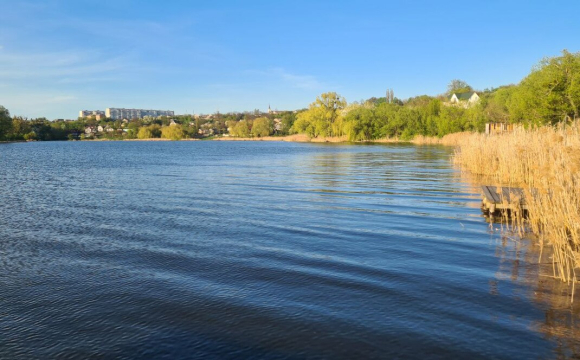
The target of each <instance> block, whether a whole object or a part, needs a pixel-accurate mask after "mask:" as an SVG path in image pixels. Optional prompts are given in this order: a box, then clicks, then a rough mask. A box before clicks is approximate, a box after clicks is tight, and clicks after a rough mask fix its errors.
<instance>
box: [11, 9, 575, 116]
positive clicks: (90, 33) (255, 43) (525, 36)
mask: <svg viewBox="0 0 580 360" xmlns="http://www.w3.org/2000/svg"><path fill="white" fill-rule="evenodd" d="M578 13H580V2H579V1H557V2H556V1H554V2H552V1H533V0H527V1H515V0H514V1H509V0H504V1H495V0H491V1H484V2H468V1H459V2H457V1H455V2H449V1H445V2H443V1H386V0H381V1H360V2H355V1H340V0H334V1H302V0H292V1H249V0H247V1H226V0H223V1H219V0H218V1H203V2H202V1H178V0H175V1H170V0H166V1H147V0H140V1H137V0H135V1H131V0H114V1H107V0H88V1H82V0H76V1H64V0H63V1H57V0H43V1H20V0H18V1H16V0H0V105H3V106H5V107H6V108H8V109H9V110H10V112H11V114H13V115H22V116H28V117H40V116H46V117H47V118H49V119H55V118H76V116H77V115H78V111H79V110H81V109H87V110H95V109H105V108H107V107H127V108H129V107H134V108H151V109H170V110H174V111H176V113H179V114H181V113H192V112H195V113H213V112H215V111H220V112H228V111H244V110H250V111H251V110H254V109H261V110H265V109H267V107H268V104H271V106H272V108H273V109H279V110H286V109H298V108H304V107H307V106H308V104H309V103H311V102H312V101H313V100H314V99H315V98H316V96H317V95H319V94H321V93H323V92H327V91H336V92H338V93H339V94H341V95H343V96H345V97H346V99H347V100H348V101H357V100H361V99H366V98H369V97H372V96H377V97H379V96H383V94H384V93H385V90H386V89H387V88H392V89H394V92H395V96H397V97H399V98H403V99H404V98H408V97H410V96H416V95H422V94H429V95H436V94H440V93H443V92H444V91H445V89H446V86H447V84H448V83H449V81H450V80H452V79H455V78H459V79H462V80H465V81H467V82H468V83H469V84H471V85H472V86H473V87H475V88H477V89H484V88H488V87H497V86H499V85H504V84H509V83H517V82H519V81H520V80H521V79H522V78H523V77H524V76H526V75H527V74H528V73H529V71H530V69H531V68H532V67H533V66H534V65H535V64H537V63H538V61H540V60H541V59H542V58H543V57H545V56H556V55H558V54H560V52H561V50H562V49H568V50H570V51H572V52H577V51H579V50H580V49H579V48H580V43H579V40H578V39H579V38H580V37H579V35H580V29H579V28H578V26H576V25H574V21H572V20H571V19H572V18H573V17H574V16H576V15H577V14H578Z"/></svg>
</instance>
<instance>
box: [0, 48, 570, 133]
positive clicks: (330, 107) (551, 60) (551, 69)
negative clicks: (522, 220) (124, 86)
mask: <svg viewBox="0 0 580 360" xmlns="http://www.w3.org/2000/svg"><path fill="white" fill-rule="evenodd" d="M470 91H473V89H472V87H471V86H469V84H467V83H466V82H465V81H462V80H453V81H452V82H451V83H450V84H449V86H448V89H447V92H446V93H445V94H442V95H439V96H427V95H422V96H417V97H413V98H410V99H407V100H405V101H402V100H400V99H397V98H396V97H394V94H393V91H392V90H390V89H389V91H388V92H387V93H388V95H386V96H385V97H381V98H374V97H373V98H370V99H367V100H363V101H358V102H352V103H350V104H349V103H347V101H346V99H344V98H343V97H342V96H340V95H339V94H337V93H334V92H328V93H324V94H321V95H320V96H318V97H317V98H316V100H315V101H314V102H313V103H311V104H310V106H309V107H308V108H307V109H304V110H301V111H297V112H291V111H288V112H282V113H279V114H263V113H261V112H259V111H258V110H255V111H254V112H244V113H228V114H220V113H216V114H214V115H212V116H211V117H207V118H204V119H200V118H198V117H193V116H191V115H182V116H175V117H172V118H168V117H161V118H157V119H151V118H145V119H132V120H131V121H129V122H128V123H121V122H119V121H113V120H111V119H104V120H101V121H96V120H95V119H92V118H80V119H78V120H76V121H48V120H47V119H45V118H38V119H30V120H29V119H26V118H22V117H16V116H15V117H10V114H9V112H8V110H7V109H5V108H4V107H2V106H0V140H66V139H79V138H80V139H82V138H83V137H84V135H83V134H84V131H85V128H86V127H87V126H95V125H98V124H100V125H105V126H106V125H109V126H112V127H113V128H114V129H116V130H119V129H123V130H122V131H121V132H119V131H115V132H111V133H106V134H102V135H101V136H103V137H110V138H120V139H121V138H142V139H145V138H155V137H164V138H168V139H175V140H179V139H182V138H191V137H204V136H209V135H222V134H227V133H229V134H230V135H231V136H235V137H264V136H268V135H288V134H307V135H309V136H311V137H329V136H345V137H347V138H348V139H349V140H350V141H365V140H374V139H381V138H393V137H396V138H400V139H403V140H408V139H412V138H413V137H414V136H417V135H424V136H438V137H442V136H444V135H447V134H450V133H455V132H462V131H479V132H481V131H484V129H485V124H486V123H488V122H507V123H522V124H524V125H525V126H539V125H546V124H556V123H560V122H565V121H573V120H575V119H578V117H579V111H580V53H571V52H568V51H566V50H564V51H563V52H562V54H561V55H560V56H555V57H547V58H544V59H543V60H541V61H540V62H539V63H538V64H537V65H536V66H535V67H534V68H533V69H532V71H531V72H530V74H529V75H528V76H526V77H525V78H524V79H523V80H522V81H521V82H520V83H519V84H517V85H507V86H501V87H499V88H495V89H486V90H483V91H478V92H477V94H478V95H479V97H480V99H479V101H478V102H477V103H474V104H470V106H457V105H452V104H450V103H449V97H450V96H451V95H452V94H453V93H456V94H462V93H466V92H470ZM171 122H172V123H171Z"/></svg>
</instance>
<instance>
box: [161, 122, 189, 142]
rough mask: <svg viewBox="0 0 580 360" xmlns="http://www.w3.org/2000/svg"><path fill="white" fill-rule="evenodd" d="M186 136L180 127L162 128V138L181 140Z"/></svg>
mask: <svg viewBox="0 0 580 360" xmlns="http://www.w3.org/2000/svg"><path fill="white" fill-rule="evenodd" d="M184 136H185V134H184V133H183V129H182V128H181V126H179V125H169V126H164V127H162V128H161V137H162V138H164V139H170V140H181V139H183V137H184Z"/></svg>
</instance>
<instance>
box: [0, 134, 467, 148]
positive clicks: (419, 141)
mask: <svg viewBox="0 0 580 360" xmlns="http://www.w3.org/2000/svg"><path fill="white" fill-rule="evenodd" d="M466 134H469V133H454V134H449V135H446V136H444V137H443V138H437V137H428V136H421V135H419V136H416V137H415V138H414V139H412V140H402V139H399V138H387V139H374V140H359V141H349V140H348V137H347V136H329V137H310V136H308V135H306V134H294V135H287V136H264V137H249V138H239V137H233V136H216V137H212V138H206V139H191V138H189V139H179V140H173V139H165V138H149V139H107V138H101V139H83V140H80V141H285V142H299V143H336V144H338V143H350V144H366V143H385V144H396V143H410V144H415V145H447V146H455V145H457V140H458V139H459V138H461V137H463V136H465V135H466ZM65 141H67V140H65ZM68 141H70V140H68ZM75 141H79V140H75ZM17 142H29V141H26V140H14V141H0V143H17ZM33 142H34V141H33Z"/></svg>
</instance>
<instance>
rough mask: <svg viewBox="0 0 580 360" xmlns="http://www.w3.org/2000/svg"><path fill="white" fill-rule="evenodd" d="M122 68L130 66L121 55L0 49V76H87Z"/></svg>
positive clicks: (19, 77) (16, 77)
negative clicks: (107, 56)
mask: <svg viewBox="0 0 580 360" xmlns="http://www.w3.org/2000/svg"><path fill="white" fill-rule="evenodd" d="M95 58H96V59H97V60H95ZM124 68H130V66H129V64H128V62H127V60H126V59H125V58H121V57H116V58H106V59H104V60H100V57H99V56H96V57H93V56H91V57H89V56H88V55H86V54H85V53H84V52H83V51H74V50H69V51H61V52H46V53H28V54H25V53H9V52H4V51H3V52H2V53H0V76H1V77H3V78H6V79H21V78H28V77H34V78H47V77H48V78H53V77H71V76H88V75H96V74H103V73H107V72H111V71H116V70H121V69H124Z"/></svg>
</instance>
